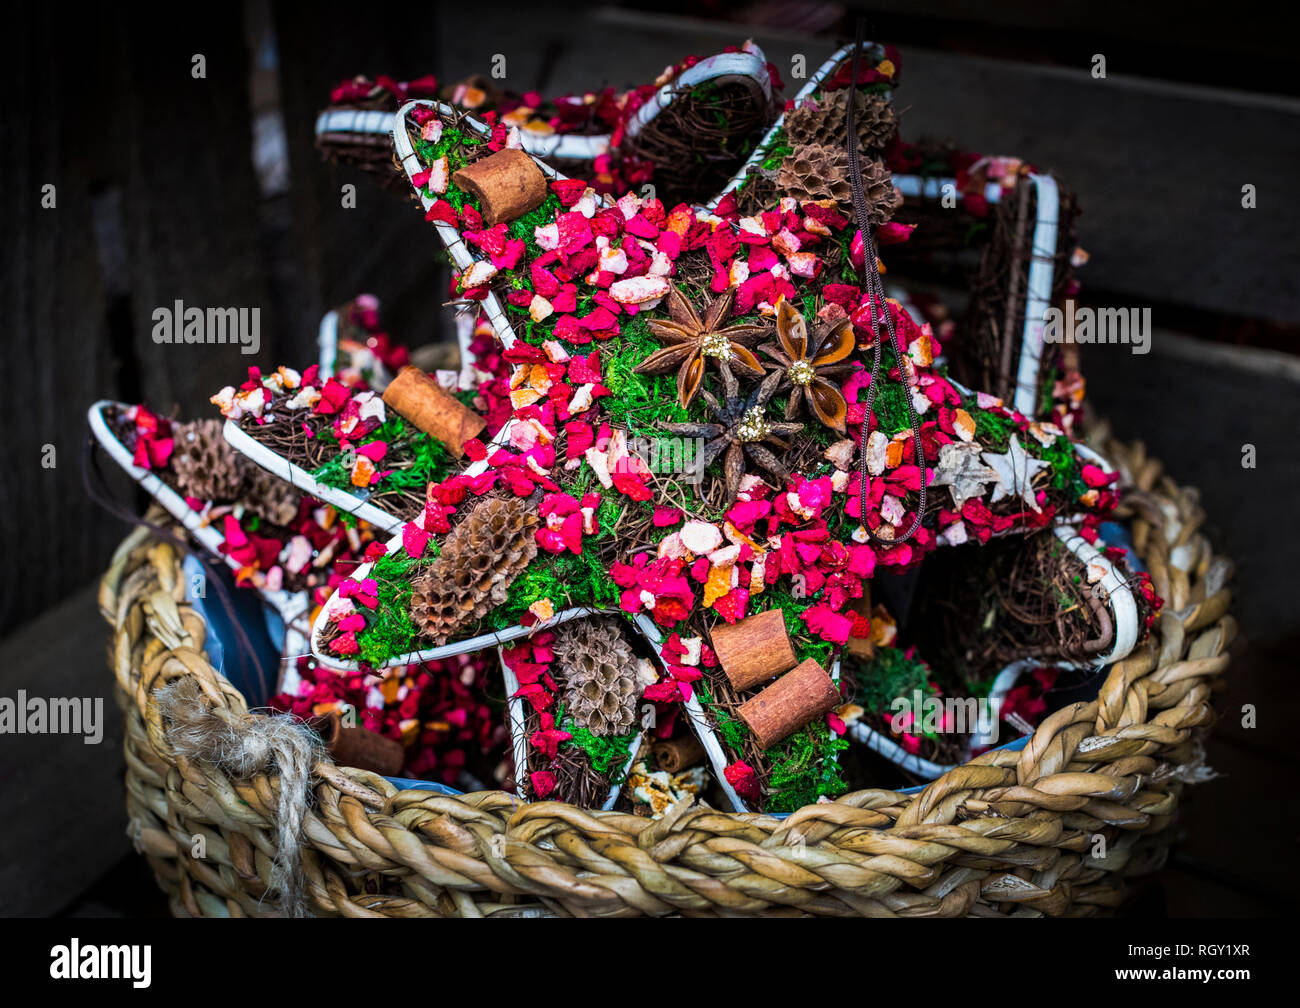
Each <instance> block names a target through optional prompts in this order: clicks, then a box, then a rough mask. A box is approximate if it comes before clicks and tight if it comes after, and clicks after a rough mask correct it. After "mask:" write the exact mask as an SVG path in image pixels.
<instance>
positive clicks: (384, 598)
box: [357, 550, 416, 668]
mask: <svg viewBox="0 0 1300 1008" xmlns="http://www.w3.org/2000/svg"><path fill="white" fill-rule="evenodd" d="M414 565H415V561H414V560H413V559H412V558H411V557H409V556H407V555H406V552H405V551H404V550H398V551H397V552H396V553H388V554H385V555H384V556H382V557H380V558H379V559H378V560H376V561H375V564H374V566H373V567H372V568H371V569H370V576H371V577H372V578H374V579H375V584H376V585H377V586H378V589H379V591H378V594H379V604H378V605H377V606H376V607H375V611H374V612H373V613H370V614H369V617H368V619H367V621H366V627H365V629H364V630H361V631H360V632H359V633H358V634H357V646H358V649H359V651H358V657H359V658H360V659H361V660H362V661H365V662H367V663H369V664H370V665H373V666H374V667H375V668H378V667H379V666H381V665H383V664H384V662H386V661H388V660H389V659H390V658H392V657H394V656H395V655H400V654H406V652H408V651H410V650H411V644H412V642H413V641H414V640H415V633H416V631H415V624H414V623H413V622H412V620H411V612H410V607H411V583H410V572H411V568H412V567H413V566H414Z"/></svg>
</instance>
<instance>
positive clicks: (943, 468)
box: [930, 441, 998, 511]
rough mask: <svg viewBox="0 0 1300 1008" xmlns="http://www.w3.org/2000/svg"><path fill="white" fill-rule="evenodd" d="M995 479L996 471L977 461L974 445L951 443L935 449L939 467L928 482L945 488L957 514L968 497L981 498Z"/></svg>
mask: <svg viewBox="0 0 1300 1008" xmlns="http://www.w3.org/2000/svg"><path fill="white" fill-rule="evenodd" d="M997 478H998V474H997V472H996V471H995V470H993V469H991V468H989V467H988V466H986V465H985V464H984V463H983V462H981V461H980V446H979V445H978V444H977V443H974V442H967V441H952V442H949V443H948V444H946V445H944V446H943V447H942V448H940V449H939V464H938V466H937V467H936V468H935V470H934V478H933V479H932V480H931V481H930V482H931V484H932V485H936V486H945V485H946V486H947V487H948V491H949V492H950V493H951V494H952V502H953V504H954V505H955V506H956V508H957V510H958V511H960V510H961V508H962V505H963V504H965V503H966V502H967V501H968V500H970V499H971V498H973V497H982V496H984V487H985V486H986V485H987V484H989V483H992V482H994V481H995V480H996V479H997Z"/></svg>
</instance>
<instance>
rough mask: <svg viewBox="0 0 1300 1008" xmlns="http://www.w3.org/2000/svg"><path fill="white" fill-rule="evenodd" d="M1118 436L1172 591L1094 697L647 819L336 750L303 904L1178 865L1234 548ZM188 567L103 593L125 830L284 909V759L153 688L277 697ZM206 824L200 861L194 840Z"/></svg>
mask: <svg viewBox="0 0 1300 1008" xmlns="http://www.w3.org/2000/svg"><path fill="white" fill-rule="evenodd" d="M1094 440H1095V438H1094ZM1105 448H1106V450H1107V452H1108V453H1109V457H1110V458H1111V459H1113V460H1116V461H1117V462H1118V463H1119V464H1120V466H1121V468H1122V469H1123V470H1124V472H1125V475H1126V476H1127V477H1128V479H1129V481H1130V483H1131V486H1132V489H1131V490H1130V492H1129V493H1128V494H1127V495H1126V497H1125V500H1124V504H1123V506H1122V513H1123V514H1125V515H1127V516H1129V517H1131V518H1132V527H1133V531H1134V534H1135V541H1136V545H1137V549H1138V551H1139V553H1140V554H1141V556H1142V557H1143V560H1144V561H1145V563H1146V564H1147V566H1148V568H1149V570H1150V571H1151V575H1152V578H1153V581H1154V583H1155V587H1156V590H1157V591H1158V592H1159V593H1160V595H1161V596H1162V597H1164V598H1165V599H1166V606H1165V609H1164V611H1163V613H1162V615H1161V617H1160V620H1159V623H1158V625H1157V626H1156V627H1155V628H1154V629H1153V631H1152V635H1151V638H1150V640H1149V641H1148V642H1147V644H1146V645H1145V646H1144V649H1143V650H1141V651H1139V652H1136V653H1134V654H1133V655H1132V656H1130V657H1129V658H1128V659H1126V660H1125V661H1123V662H1121V663H1120V664H1118V665H1116V666H1114V668H1113V669H1112V671H1111V672H1110V675H1109V677H1108V678H1107V680H1106V682H1105V684H1104V685H1103V686H1102V688H1101V691H1100V696H1099V698H1098V699H1096V700H1094V701H1092V702H1089V703H1077V704H1074V705H1072V706H1069V707H1066V708H1064V709H1062V710H1060V711H1057V712H1056V713H1055V714H1053V715H1051V716H1050V717H1048V718H1047V719H1046V720H1045V721H1044V722H1043V724H1042V725H1040V726H1039V728H1038V730H1037V732H1036V733H1035V734H1034V737H1033V739H1032V740H1031V741H1030V742H1029V744H1028V745H1027V746H1026V747H1025V749H1024V750H1023V751H1021V752H989V753H985V754H984V755H982V756H979V757H977V758H975V759H973V760H971V762H970V763H968V764H966V765H965V766H962V767H958V768H957V769H955V770H952V771H951V772H949V773H948V774H946V775H945V776H943V777H941V778H940V779H938V780H936V781H934V782H933V783H932V784H931V785H929V787H927V788H926V789H925V790H924V791H922V792H920V793H918V794H914V795H905V794H901V793H899V792H896V791H884V790H867V791H858V792H856V793H853V794H849V795H845V796H844V797H843V798H841V799H840V800H838V801H835V802H825V803H820V804H816V805H810V806H807V807H806V808H803V809H800V810H799V811H798V812H796V813H795V814H793V815H791V816H790V817H788V818H786V819H784V820H781V819H777V818H774V817H772V816H768V815H761V814H755V813H748V814H731V813H725V812H719V811H715V810H712V809H708V808H699V807H693V808H686V809H680V808H675V809H672V810H670V811H669V813H668V814H667V815H666V816H664V818H662V819H661V820H659V821H652V820H648V819H644V818H639V817H637V816H633V815H626V814H623V813H618V812H597V811H588V810H584V809H580V808H575V807H573V806H570V805H562V804H559V803H556V802H536V803H532V804H527V803H523V802H521V801H519V800H518V799H516V798H513V797H511V796H510V795H507V794H504V793H502V792H483V793H479V794H471V795H465V796H463V797H458V798H452V797H442V796H440V795H436V794H434V793H432V792H430V791H423V790H406V791H399V790H397V789H396V788H395V787H393V786H392V785H391V784H389V783H387V782H386V781H385V780H383V779H382V778H380V777H377V776H375V775H374V774H371V773H367V772H363V771H360V770H355V769H350V768H346V767H338V766H335V765H334V764H333V763H331V762H330V761H329V759H328V757H326V758H325V759H324V760H323V761H321V762H318V763H317V764H316V766H315V767H314V770H313V776H312V781H311V785H312V788H313V794H312V801H311V803H310V806H309V809H308V812H307V816H306V822H305V826H304V830H303V836H304V841H303V845H302V847H303V850H302V862H303V871H304V875H305V890H304V895H305V899H306V902H307V907H308V910H309V911H310V912H312V913H316V914H320V915H343V916H355V917H376V916H385V917H422V916H455V915H462V916H484V915H487V916H491V915H512V916H536V915H550V914H557V915H584V916H621V915H632V914H652V915H662V914H685V915H715V914H725V915H777V916H788V915H800V914H817V915H835V916H853V915H863V916H873V917H878V916H905V917H915V916H921V917H924V916H958V915H977V916H1026V915H1028V916H1037V915H1042V914H1046V915H1066V914H1069V915H1082V914H1096V913H1102V912H1105V911H1107V910H1109V909H1111V908H1113V907H1115V906H1117V905H1118V904H1119V903H1120V902H1121V901H1122V900H1123V899H1124V897H1125V892H1126V880H1127V879H1129V878H1131V877H1134V876H1137V875H1141V874H1144V873H1147V872H1151V871H1153V870H1155V869H1157V868H1159V867H1160V866H1161V865H1162V863H1163V862H1164V859H1165V856H1166V853H1167V851H1168V847H1169V845H1170V843H1171V842H1172V841H1173V839H1174V833H1175V829H1174V822H1175V817H1176V812H1177V809H1178V803H1179V797H1180V794H1181V791H1182V788H1183V786H1184V783H1185V782H1188V781H1194V780H1196V779H1198V777H1201V776H1204V775H1205V773H1206V771H1205V770H1204V768H1203V767H1202V754H1203V748H1202V746H1203V742H1204V736H1205V733H1206V731H1207V730H1208V727H1209V725H1210V723H1211V722H1212V720H1213V717H1214V713H1213V710H1212V709H1211V706H1210V693H1211V690H1212V688H1213V687H1214V686H1215V685H1216V683H1217V681H1218V679H1219V677H1220V676H1221V675H1222V674H1223V672H1224V670H1225V668H1226V666H1227V664H1228V655H1227V648H1228V645H1229V642H1230V641H1231V640H1232V638H1233V636H1234V633H1235V623H1234V621H1233V619H1232V617H1231V616H1229V615H1228V613H1227V610H1228V602H1229V595H1228V590H1227V588H1226V587H1225V583H1226V581H1227V579H1228V576H1229V574H1230V572H1231V565H1230V564H1229V563H1228V562H1227V561H1226V560H1224V559H1222V558H1217V557H1214V556H1213V554H1212V552H1211V550H1210V546H1209V543H1208V542H1207V540H1206V539H1205V537H1204V536H1203V535H1202V534H1201V532H1200V525H1201V522H1202V519H1203V513H1202V511H1201V510H1200V507H1199V505H1198V502H1197V494H1196V492H1195V491H1194V490H1189V489H1185V488H1181V487H1179V486H1177V485H1176V484H1175V483H1174V482H1173V481H1172V480H1171V479H1169V478H1168V477H1166V476H1163V475H1162V471H1161V467H1160V464H1159V463H1158V462H1156V461H1155V460H1153V459H1150V458H1148V457H1147V456H1146V453H1145V450H1144V448H1143V447H1142V446H1141V445H1140V444H1138V445H1135V446H1132V447H1126V446H1123V445H1118V444H1115V443H1110V444H1107V445H1105ZM179 563H180V558H179V557H178V556H177V555H176V553H175V551H174V550H173V549H172V548H171V547H170V546H168V545H166V544H162V543H159V542H155V541H151V540H149V539H148V538H146V537H145V536H144V535H142V534H140V533H136V534H133V535H132V536H130V537H129V538H128V539H127V540H126V541H125V542H124V543H123V544H122V546H121V548H120V549H119V550H118V552H117V554H116V556H115V558H114V560H113V564H112V567H111V568H110V570H109V571H108V573H107V575H106V576H105V578H104V581H103V586H102V589H101V595H100V604H101V608H102V610H103V612H104V615H105V617H106V618H107V619H108V621H109V623H110V624H111V625H112V627H113V633H112V637H111V642H110V647H109V660H110V663H111V665H112V668H113V670H114V672H115V673H116V677H117V689H116V694H117V697H118V700H119V702H120V703H121V705H122V706H123V708H124V709H125V711H126V717H127V732H126V763H127V774H126V781H127V811H128V815H129V820H130V833H131V836H132V837H133V839H134V841H135V844H136V846H137V849H138V850H140V851H141V852H142V853H143V854H144V855H145V856H146V857H147V858H148V860H149V863H150V865H151V867H152V869H153V871H154V874H155V876H156V878H157V880H158V883H159V885H160V886H161V887H162V888H163V889H164V890H165V891H166V893H167V894H168V896H169V897H170V905H171V909H172V911H173V912H174V913H176V914H178V915H193V916H244V915H262V914H268V915H269V914H274V913H277V912H279V911H278V909H277V904H276V902H275V900H273V899H266V898H264V897H265V896H266V892H267V886H268V880H269V879H270V878H271V873H272V871H273V867H274V864H275V861H276V853H277V852H276V849H275V842H274V837H275V836H276V832H277V831H276V823H275V811H276V809H277V801H278V791H279V786H280V779H279V778H278V777H268V776H265V775H257V774H255V775H254V776H252V777H251V778H250V779H248V780H240V781H234V780H231V779H228V778H227V777H226V776H224V775H223V774H222V772H221V771H220V770H219V769H213V768H212V767H211V766H210V765H207V764H198V763H193V762H190V761H188V760H186V759H185V758H183V757H181V756H178V755H177V754H176V753H175V751H174V750H173V749H172V748H171V746H170V745H169V743H168V740H167V734H166V732H165V725H164V724H163V723H162V718H161V716H160V713H159V702H158V697H157V692H158V690H159V689H160V688H161V687H163V686H165V685H167V684H168V683H170V682H173V681H175V680H177V679H179V678H181V677H185V676H190V677H193V679H194V680H195V682H196V683H197V684H198V687H199V690H200V691H201V695H202V696H203V697H205V698H206V699H207V701H208V702H210V703H211V704H212V705H213V708H214V709H216V708H226V709H227V713H228V714H229V715H230V716H231V717H232V718H239V717H244V716H248V717H258V716H261V715H247V714H246V708H245V703H244V698H243V697H242V696H240V695H239V694H238V693H237V692H236V691H235V690H234V689H233V688H232V687H231V685H230V684H229V683H228V682H226V680H225V679H224V678H222V677H221V676H219V675H218V674H217V673H216V672H215V671H214V670H213V669H212V667H211V666H210V665H209V664H208V662H207V660H206V659H205V657H204V655H203V652H202V650H201V649H202V647H203V641H204V635H205V633H206V626H205V624H204V622H203V620H202V619H201V618H200V617H199V616H198V615H197V614H196V613H195V612H194V611H193V610H192V609H191V608H190V607H189V606H188V605H185V604H184V603H183V602H180V601H178V600H181V599H183V598H184V586H183V584H182V581H181V578H180V567H179ZM1098 836H1101V837H1104V838H1105V843H1104V846H1103V845H1102V844H1101V843H1099V842H1098V840H1097V838H1098ZM196 837H202V838H203V839H204V841H205V844H206V851H205V852H204V853H205V856H203V857H194V856H191V855H192V851H194V850H195V849H196V847H197V846H198V845H197V844H196V839H195V838H196Z"/></svg>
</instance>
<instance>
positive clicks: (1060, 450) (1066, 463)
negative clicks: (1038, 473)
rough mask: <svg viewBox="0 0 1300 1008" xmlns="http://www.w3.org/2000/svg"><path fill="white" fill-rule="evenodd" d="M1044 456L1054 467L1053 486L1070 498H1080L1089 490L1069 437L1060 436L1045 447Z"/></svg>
mask: <svg viewBox="0 0 1300 1008" xmlns="http://www.w3.org/2000/svg"><path fill="white" fill-rule="evenodd" d="M1042 458H1043V459H1044V460H1046V461H1047V462H1048V463H1049V464H1050V465H1051V467H1052V486H1054V487H1055V488H1056V489H1057V490H1062V491H1064V492H1065V493H1066V495H1067V496H1068V497H1069V499H1070V500H1078V499H1079V497H1080V496H1082V495H1083V494H1084V493H1085V492H1086V491H1087V489H1088V487H1087V484H1086V483H1084V482H1083V467H1082V466H1081V465H1080V464H1079V456H1078V454H1077V453H1076V452H1075V450H1074V445H1072V444H1071V443H1070V439H1069V438H1067V437H1065V436H1061V437H1058V438H1057V439H1056V440H1055V441H1053V442H1052V444H1050V445H1049V446H1048V447H1047V448H1044V449H1043V452H1042Z"/></svg>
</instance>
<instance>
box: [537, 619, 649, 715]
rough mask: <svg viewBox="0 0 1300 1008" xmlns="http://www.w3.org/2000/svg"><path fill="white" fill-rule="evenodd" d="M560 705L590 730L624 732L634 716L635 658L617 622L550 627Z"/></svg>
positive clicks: (579, 622) (586, 621)
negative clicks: (559, 678)
mask: <svg viewBox="0 0 1300 1008" xmlns="http://www.w3.org/2000/svg"><path fill="white" fill-rule="evenodd" d="M555 657H556V658H557V659H558V660H559V672H560V677H561V680H560V682H561V685H562V686H563V688H564V704H565V709H566V711H567V712H568V714H569V716H570V717H571V718H573V720H574V721H575V722H576V723H577V724H579V725H582V726H583V727H584V728H586V729H588V730H589V731H590V732H591V733H592V734H593V735H623V734H625V733H626V732H627V731H628V730H629V729H631V727H632V723H633V722H634V721H635V720H636V702H637V698H638V696H639V694H640V690H639V689H638V686H639V683H638V677H637V667H636V666H637V657H636V655H635V654H634V653H633V651H632V648H631V645H630V644H629V643H628V640H627V637H626V636H624V634H623V632H622V631H621V630H620V629H619V627H618V624H617V623H616V622H614V621H613V620H609V619H580V620H573V621H572V622H570V623H565V624H564V625H562V626H561V627H560V628H559V629H558V630H557V631H556V632H555Z"/></svg>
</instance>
